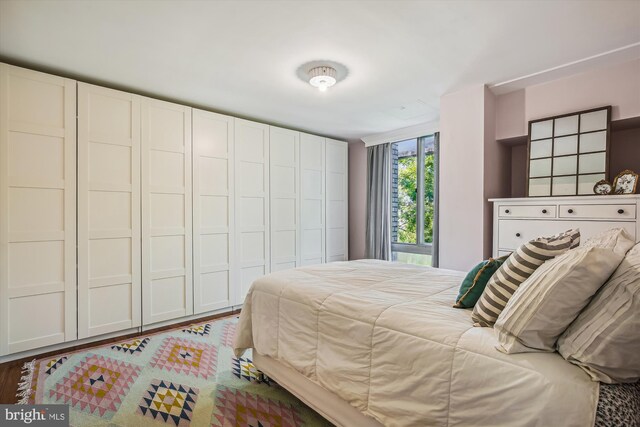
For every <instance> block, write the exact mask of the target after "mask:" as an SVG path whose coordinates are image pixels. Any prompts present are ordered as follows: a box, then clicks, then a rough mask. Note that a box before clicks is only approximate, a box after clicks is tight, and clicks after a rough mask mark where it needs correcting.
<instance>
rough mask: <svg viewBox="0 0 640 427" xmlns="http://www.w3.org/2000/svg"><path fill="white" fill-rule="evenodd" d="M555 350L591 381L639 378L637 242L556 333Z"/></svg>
mask: <svg viewBox="0 0 640 427" xmlns="http://www.w3.org/2000/svg"><path fill="white" fill-rule="evenodd" d="M558 352H560V354H561V355H562V357H564V358H565V359H567V360H568V361H569V362H571V363H573V364H576V365H578V366H580V367H581V368H582V369H584V370H585V371H586V372H587V374H589V375H590V376H591V378H592V379H593V380H594V381H602V382H605V383H631V382H636V381H638V380H640V243H638V244H637V245H636V246H635V247H634V248H633V249H631V251H629V253H628V254H627V256H626V257H625V259H624V260H623V261H622V263H621V264H620V266H619V267H618V269H617V270H616V271H615V273H614V274H613V276H612V277H611V279H609V281H608V282H607V283H605V285H604V286H603V287H602V288H601V289H600V291H598V293H597V294H596V296H595V297H594V298H593V300H592V301H591V303H589V305H588V306H587V308H585V309H584V311H583V312H582V313H580V315H579V316H578V318H577V319H576V320H575V321H574V322H573V323H572V324H571V326H569V328H567V330H566V331H565V332H564V333H563V334H562V336H560V338H559V339H558Z"/></svg>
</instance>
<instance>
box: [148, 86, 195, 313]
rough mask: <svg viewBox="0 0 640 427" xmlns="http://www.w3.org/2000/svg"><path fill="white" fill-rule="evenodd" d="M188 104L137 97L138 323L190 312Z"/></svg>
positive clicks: (189, 144) (191, 302) (191, 291)
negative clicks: (139, 144) (139, 125)
mask: <svg viewBox="0 0 640 427" xmlns="http://www.w3.org/2000/svg"><path fill="white" fill-rule="evenodd" d="M191 206H192V205H191V108H189V107H185V106H182V105H177V104H171V103H168V102H163V101H158V100H154V99H150V98H143V99H142V322H143V324H145V325H148V324H151V323H156V322H161V321H164V320H170V319H175V318H178V317H183V316H187V315H190V314H193V282H192V274H191V273H192V259H191V251H192V245H191V239H192V229H191V213H192V211H191Z"/></svg>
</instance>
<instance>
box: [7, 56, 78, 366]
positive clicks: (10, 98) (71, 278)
mask: <svg viewBox="0 0 640 427" xmlns="http://www.w3.org/2000/svg"><path fill="white" fill-rule="evenodd" d="M75 112H76V82H75V81H74V80H69V79H63V78H60V77H56V76H50V75H48V74H43V73H38V72H35V71H30V70H25V69H22V68H18V67H13V66H9V65H5V64H0V355H5V354H9V353H16V352H20V351H25V350H30V349H33V348H37V347H43V346H46V345H51V344H57V343H61V342H64V341H71V340H74V339H76V271H75V270H76V265H75V264H76V247H75V246H76V225H75V224H76V124H75Z"/></svg>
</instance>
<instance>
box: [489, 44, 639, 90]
mask: <svg viewBox="0 0 640 427" xmlns="http://www.w3.org/2000/svg"><path fill="white" fill-rule="evenodd" d="M638 58H640V42H636V43H632V44H629V45H626V46H622V47H619V48H617V49H612V50H609V51H606V52H602V53H599V54H597V55H592V56H589V57H586V58H582V59H578V60H577V61H571V62H567V63H566V64H562V65H558V66H556V67H551V68H547V69H546V70H542V71H537V72H535V73H531V74H527V75H525V76H520V77H516V78H513V79H509V80H506V81H504V82H499V83H494V84H490V85H489V89H490V90H491V91H492V92H493V93H494V94H496V95H502V94H505V93H509V92H513V91H515V90H519V89H524V88H525V87H527V86H533V85H537V84H541V83H546V82H548V81H551V80H556V79H560V78H562V77H567V76H570V75H573V74H578V73H581V72H584V71H588V70H591V69H593V68H594V67H606V66H608V65H614V64H620V63H623V62H627V61H633V60H635V59H638Z"/></svg>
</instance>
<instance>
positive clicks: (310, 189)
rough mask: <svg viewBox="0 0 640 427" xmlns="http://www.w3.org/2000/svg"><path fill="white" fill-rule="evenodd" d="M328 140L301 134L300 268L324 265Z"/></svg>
mask: <svg viewBox="0 0 640 427" xmlns="http://www.w3.org/2000/svg"><path fill="white" fill-rule="evenodd" d="M324 165H325V139H324V138H321V137H319V136H315V135H309V134H305V133H301V134H300V188H301V195H300V204H301V209H300V226H301V245H300V250H301V265H313V264H322V263H324V262H325V253H324V252H325V251H324V244H325V227H324V224H325V212H324V211H325V209H324V203H325V167H324Z"/></svg>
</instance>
